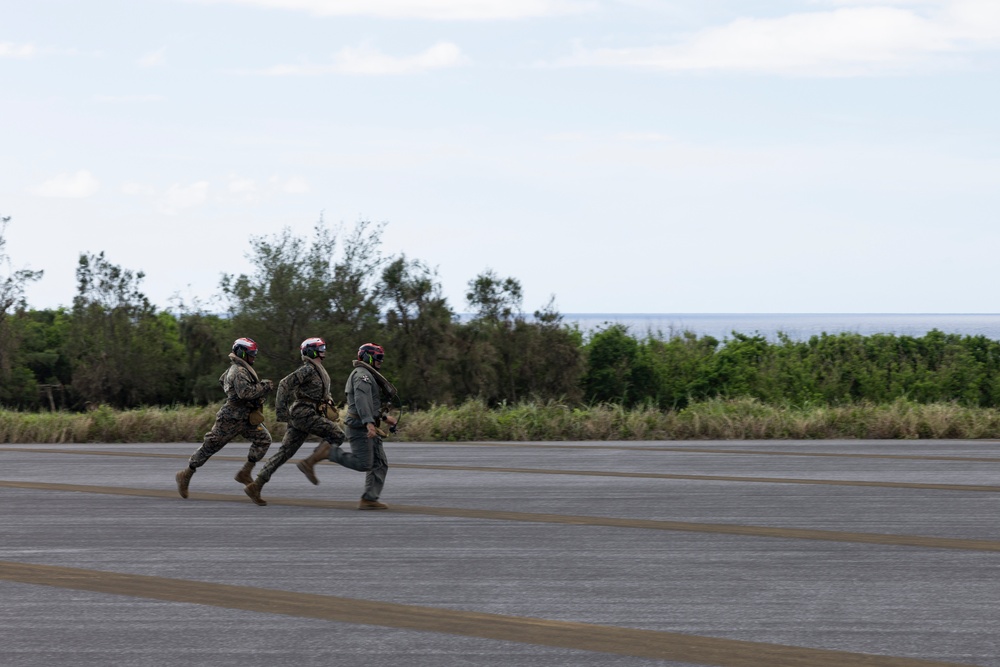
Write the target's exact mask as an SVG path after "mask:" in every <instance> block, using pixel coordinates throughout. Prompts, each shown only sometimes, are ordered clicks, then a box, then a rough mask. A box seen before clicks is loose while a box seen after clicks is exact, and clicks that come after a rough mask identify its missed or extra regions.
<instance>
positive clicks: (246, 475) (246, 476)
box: [233, 461, 254, 485]
mask: <svg viewBox="0 0 1000 667" xmlns="http://www.w3.org/2000/svg"><path fill="white" fill-rule="evenodd" d="M253 466H254V463H253V461H247V462H246V463H244V464H243V467H242V468H240V471H239V472H238V473H236V477H233V479H235V480H236V481H237V482H239V483H240V484H243V485H246V484H249V483H250V482H252V481H253V475H251V474H250V473H252V472H253Z"/></svg>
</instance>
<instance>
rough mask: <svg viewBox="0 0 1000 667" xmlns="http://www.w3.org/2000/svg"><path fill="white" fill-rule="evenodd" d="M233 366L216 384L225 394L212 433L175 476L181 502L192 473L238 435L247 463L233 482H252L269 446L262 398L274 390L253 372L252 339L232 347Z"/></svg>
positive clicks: (234, 344)
mask: <svg viewBox="0 0 1000 667" xmlns="http://www.w3.org/2000/svg"><path fill="white" fill-rule="evenodd" d="M229 359H230V361H232V364H231V365H230V366H229V368H228V369H227V370H226V372H225V373H223V374H222V376H221V377H220V378H219V384H221V385H222V389H223V391H225V392H226V402H225V403H224V404H223V405H222V407H221V408H219V412H218V413H217V414H216V415H215V424H214V425H213V426H212V430H211V431H209V432H208V433H206V434H205V440H204V441H203V442H202V444H201V447H199V448H198V449H197V450H195V453H194V454H192V455H191V458H190V459H189V460H188V466H187V468H184V469H183V470H181V471H179V472H178V473H177V475H176V479H177V492H178V493H179V494H181V498H187V497H188V484H190V483H191V476H192V475H194V472H195V470H197V469H198V468H200V467H201V466H203V465H205V462H206V461H208V459H210V458H211V457H212V455H213V454H215V453H216V452H218V451H219V450H220V449H222V448H223V447H225V446H226V444H228V443H229V441H230V440H232V439H233V438H235V437H236V436H238V435H242V436H243V437H244V438H246V439H247V440H249V441H250V451H249V452H248V453H247V461H246V463H244V464H243V467H242V468H240V471H239V472H238V473H236V477H235V478H234V479H235V480H236V481H237V482H240V483H241V484H247V483H249V482H250V481H252V480H253V477H251V475H250V473H251V471H252V470H253V467H254V464H256V463H257V461H260V460H261V459H262V458H264V455H265V454H267V449H268V447H270V446H271V434H270V433H268V431H267V428H265V427H264V413H263V411H262V410H263V407H264V396H266V395H267V392H269V391H271V389H273V388H274V382H272V381H271V380H263V381H262V380H260V379H259V378H258V377H257V373H256V372H254V369H253V362H254V361H255V360H256V359H257V343H255V342H254V341H253V339H252V338H238V339H236V342H235V343H233V351H232V352H231V353H230V355H229Z"/></svg>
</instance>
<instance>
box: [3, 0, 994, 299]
mask: <svg viewBox="0 0 1000 667" xmlns="http://www.w3.org/2000/svg"><path fill="white" fill-rule="evenodd" d="M998 73H1000V2H998V1H997V0H774V1H753V0H749V1H748V0H684V1H680V0H676V1H675V0H118V1H111V0H88V1H87V2H80V1H79V0H31V1H30V2H21V1H17V0H0V215H3V216H10V217H11V221H10V224H9V225H8V228H7V234H6V238H7V247H6V252H7V254H8V255H9V256H10V258H11V261H12V264H11V266H10V267H2V268H0V278H2V277H5V276H6V275H8V272H9V271H10V270H11V269H20V268H31V269H35V270H43V271H44V272H45V275H44V278H43V279H42V280H41V281H39V282H38V283H36V284H34V285H33V286H32V287H31V288H30V290H29V292H28V299H29V303H30V305H32V306H34V307H36V308H50V307H56V306H59V305H69V304H70V303H71V302H72V299H73V296H74V293H75V289H76V284H75V278H74V270H75V267H76V263H77V260H78V258H79V255H80V253H82V252H89V253H97V252H100V251H104V252H105V254H106V257H107V259H108V260H109V261H111V262H112V263H115V264H118V265H120V266H123V267H125V268H128V269H132V270H137V271H138V270H141V271H144V272H145V274H146V278H145V280H144V281H143V283H142V288H143V290H144V291H145V293H146V294H147V295H148V296H149V297H150V298H151V300H152V301H153V302H154V303H156V304H157V305H158V306H160V307H161V308H162V307H167V306H169V305H170V298H171V296H172V295H174V294H178V295H180V296H181V297H182V298H183V299H184V300H185V301H187V302H189V303H190V302H191V301H192V300H193V299H199V300H202V301H207V300H210V299H211V298H212V297H213V296H214V295H216V294H218V292H219V278H220V275H221V274H222V273H244V272H248V271H249V270H250V267H249V264H248V262H247V259H246V252H247V251H248V250H249V248H250V245H249V241H248V239H250V238H251V237H254V236H259V235H269V234H276V233H278V232H280V231H281V230H282V229H283V228H285V227H287V228H289V229H291V230H292V232H293V233H295V234H296V235H300V236H305V235H308V234H309V233H310V232H311V230H312V229H313V227H314V225H315V223H316V221H317V220H318V219H319V218H320V216H321V215H322V216H323V217H324V219H325V220H326V221H327V222H328V223H331V225H333V226H336V225H339V224H341V223H343V224H344V225H345V226H346V227H347V228H351V227H353V225H354V223H355V222H357V221H358V220H360V219H365V220H371V221H374V222H384V223H385V224H386V227H385V234H384V242H383V249H384V250H385V252H386V253H388V254H397V253H406V255H407V256H408V257H410V258H412V259H419V260H422V261H424V262H426V263H427V264H429V265H430V266H432V267H436V268H437V270H438V273H439V278H440V281H441V284H442V285H443V287H444V291H445V294H446V296H447V297H448V299H449V302H450V303H451V305H452V307H453V308H454V309H455V310H457V311H459V312H463V311H464V310H466V309H467V308H466V304H465V299H464V294H465V291H466V286H467V283H468V282H469V281H470V280H471V279H473V278H474V277H475V276H476V275H477V274H479V273H481V272H482V271H484V270H486V269H492V270H494V271H495V272H496V273H497V274H499V275H500V276H501V277H507V276H511V277H514V278H517V279H518V280H520V281H521V283H522V285H523V286H524V294H525V300H524V308H525V310H526V311H528V312H530V311H532V310H535V309H537V308H540V307H542V306H544V305H545V304H546V302H548V300H549V298H550V297H552V296H554V297H555V305H556V307H557V308H558V309H559V310H560V311H562V312H565V313H587V312H590V313H597V312H601V313H684V312H688V313H697V312H761V313H766V312H775V313H781V312H787V313H795V312H814V313H824V312H830V313H834V312H928V313H930V312H938V313H960V312H989V313H995V312H1000V289H998V282H1000V276H998V271H997V268H998V261H997V259H996V258H997V254H998V252H1000V79H998Z"/></svg>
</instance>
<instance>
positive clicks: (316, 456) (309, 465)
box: [295, 440, 330, 484]
mask: <svg viewBox="0 0 1000 667" xmlns="http://www.w3.org/2000/svg"><path fill="white" fill-rule="evenodd" d="M329 454H330V443H329V442H327V441H326V440H324V441H323V442H321V443H319V447H317V448H316V449H315V450H313V453H312V454H310V455H309V456H308V457H306V458H304V459H302V460H301V461H299V462H298V463H296V464H295V467H296V468H298V469H299V470H301V471H302V474H303V475H305V476H306V479H308V480H309V481H310V482H312V483H313V484H319V479H318V478H317V477H316V471H315V470H314V469H313V468H315V467H316V464H317V463H319V462H320V461H323V460H324V459H326V457H327V456H328V455H329Z"/></svg>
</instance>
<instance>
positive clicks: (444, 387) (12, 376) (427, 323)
mask: <svg viewBox="0 0 1000 667" xmlns="http://www.w3.org/2000/svg"><path fill="white" fill-rule="evenodd" d="M8 222H9V218H3V219H2V220H0V265H2V266H3V267H5V268H6V273H4V274H0V406H3V407H7V408H16V409H23V410H37V409H46V408H49V409H52V408H56V409H70V410H80V409H85V408H86V407H88V406H92V405H100V404H105V405H110V406H113V407H117V408H130V407H138V406H142V405H203V404H212V403H217V402H218V401H219V400H220V398H221V391H220V388H219V384H218V377H219V375H220V373H221V372H222V371H223V370H224V369H225V368H226V367H227V365H228V360H227V358H226V356H227V354H228V353H229V351H230V345H231V344H232V341H233V340H234V339H235V338H238V337H241V336H249V337H251V338H254V339H255V340H256V341H257V342H258V343H259V344H260V346H261V348H262V352H261V354H260V356H259V357H258V362H257V366H256V368H257V370H258V372H259V374H260V375H261V376H262V377H269V378H272V379H275V380H277V379H279V378H280V377H282V376H284V375H285V374H287V373H288V372H290V371H291V370H293V369H294V368H295V367H296V366H297V365H298V364H299V355H298V344H299V342H300V341H302V340H303V339H305V338H307V337H310V336H321V337H323V338H324V339H326V341H327V343H328V348H329V349H328V355H327V367H328V370H329V371H330V373H331V376H333V377H334V378H341V377H346V375H347V373H348V372H349V371H350V367H351V366H350V363H351V360H352V359H353V358H354V354H355V351H356V350H357V347H358V345H360V344H361V343H363V342H377V343H379V344H381V345H383V346H384V347H385V348H386V350H387V360H386V367H385V370H386V372H387V374H388V375H389V376H390V377H391V379H392V380H393V382H394V383H395V384H396V385H397V387H398V388H399V389H400V394H401V396H402V397H404V399H405V401H406V403H407V404H408V405H409V406H410V407H413V408H426V407H429V406H431V405H455V404H459V403H463V402H465V401H466V400H468V399H477V400H480V401H482V402H484V403H485V404H486V405H498V404H502V403H506V404H515V403H518V402H522V401H531V400H539V401H559V402H561V403H563V404H566V405H570V406H574V405H582V404H596V403H615V404H621V405H626V406H629V407H634V406H641V405H647V406H654V407H658V408H661V409H674V408H682V407H684V406H686V405H687V404H688V403H690V402H693V401H700V400H703V399H708V398H715V397H724V398H735V397H754V398H758V399H760V400H762V401H765V402H768V403H772V404H786V405H798V406H810V405H846V404H851V403H856V402H859V401H869V402H874V403H886V402H891V401H893V400H895V399H898V398H906V399H909V400H911V401H916V402H922V403H930V402H938V401H955V402H958V403H961V404H963V405H968V406H978V407H996V406H998V405H1000V372H998V371H1000V342H998V341H994V340H991V339H988V338H985V337H983V336H959V335H954V334H946V333H942V332H940V331H932V332H930V333H928V334H926V335H925V336H922V337H911V336H895V335H889V334H885V335H874V336H861V335H858V334H850V333H843V334H836V335H827V334H824V335H821V336H814V337H812V338H810V339H809V340H808V341H793V340H790V339H788V338H787V337H779V339H778V340H777V341H775V342H772V341H768V340H766V339H765V338H764V337H763V336H759V335H747V334H743V333H738V332H734V333H733V335H732V338H727V339H725V340H722V341H720V340H717V339H715V338H713V337H711V336H701V337H699V336H696V335H694V334H692V333H681V334H677V335H672V336H670V337H657V336H652V335H647V336H646V337H645V338H638V337H636V336H633V335H632V334H631V332H629V331H628V330H627V329H626V328H624V327H622V326H620V325H607V326H606V327H604V328H603V329H602V330H600V331H598V332H596V333H592V334H590V335H588V336H585V335H584V334H583V333H582V332H580V331H579V330H577V329H576V328H575V327H573V326H569V325H567V324H565V323H564V322H563V318H562V316H561V315H560V314H559V312H558V311H557V310H556V308H555V305H554V302H553V301H550V302H549V303H548V304H547V305H546V306H544V307H543V308H541V309H540V310H538V311H535V312H534V313H533V314H532V315H531V316H526V315H524V314H523V312H522V306H523V303H522V287H521V284H520V282H519V281H518V280H517V279H515V278H509V277H507V278H504V277H501V276H498V275H497V274H496V273H495V272H494V271H492V270H486V271H484V272H483V273H481V274H480V275H478V276H476V277H474V278H473V279H471V280H470V281H469V283H468V291H467V293H466V304H465V306H466V307H467V308H466V311H467V312H469V313H470V314H471V316H470V317H465V318H460V317H459V316H458V315H457V314H456V311H455V310H454V309H453V307H452V306H451V304H449V303H448V302H447V300H446V299H445V297H444V296H443V295H442V291H441V286H440V283H439V282H438V279H437V275H436V272H435V271H434V270H433V269H432V268H431V267H428V266H427V265H426V264H424V263H423V262H421V261H419V260H416V259H411V258H408V257H406V256H398V257H386V256H384V254H383V253H382V249H381V235H382V229H383V228H382V226H380V225H376V224H372V223H369V222H360V223H358V224H357V225H356V226H355V227H354V228H353V229H350V230H347V231H346V232H344V231H343V230H340V229H338V230H334V229H331V228H330V227H328V226H327V225H326V224H325V223H324V222H323V221H322V220H320V221H319V223H317V225H316V227H315V229H314V230H313V232H312V233H311V234H310V235H308V236H306V237H296V236H294V235H293V234H292V233H291V232H290V231H288V230H284V231H283V232H281V233H279V234H277V235H274V236H272V237H264V238H255V239H253V240H251V241H250V243H249V246H250V247H249V249H248V250H247V257H248V259H250V261H251V266H253V267H254V268H253V270H252V272H251V273H249V274H239V275H234V274H224V275H222V277H221V280H220V284H219V288H220V294H219V297H220V298H221V300H222V303H223V304H224V305H223V307H222V309H221V310H222V312H210V311H209V310H208V309H206V308H204V307H202V306H201V304H198V303H195V304H185V303H183V302H179V301H178V302H177V303H176V304H175V305H174V306H173V307H172V308H170V309H168V310H159V309H157V308H156V307H154V306H153V305H152V304H150V303H149V300H148V299H147V298H146V296H145V295H144V294H143V292H142V281H143V280H144V279H145V275H144V274H143V273H142V272H141V271H133V270H130V269H127V268H123V267H120V266H116V265H114V264H112V263H111V262H109V261H108V260H107V259H106V258H105V257H104V254H103V253H99V254H97V255H93V254H82V255H81V256H80V258H79V263H78V266H77V269H76V277H77V292H76V296H75V297H74V299H73V304H72V307H71V308H60V309H56V310H33V309H31V308H29V307H28V304H27V303H26V301H25V289H26V287H27V285H29V284H30V283H31V282H33V281H36V280H38V279H39V278H40V277H41V272H40V271H30V270H27V269H20V270H14V269H13V268H11V262H10V259H9V257H8V256H7V255H6V252H5V250H6V249H5V245H4V231H5V229H6V225H7V223H8Z"/></svg>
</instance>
